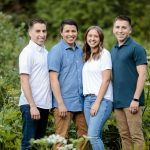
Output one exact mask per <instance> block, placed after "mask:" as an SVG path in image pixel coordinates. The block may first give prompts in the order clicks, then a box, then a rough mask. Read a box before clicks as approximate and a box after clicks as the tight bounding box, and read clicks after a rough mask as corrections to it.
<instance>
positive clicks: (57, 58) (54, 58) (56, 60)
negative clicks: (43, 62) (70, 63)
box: [48, 46, 62, 73]
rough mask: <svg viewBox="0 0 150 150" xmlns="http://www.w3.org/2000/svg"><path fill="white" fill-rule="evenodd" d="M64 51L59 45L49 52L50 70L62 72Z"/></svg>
mask: <svg viewBox="0 0 150 150" xmlns="http://www.w3.org/2000/svg"><path fill="white" fill-rule="evenodd" d="M61 61H62V52H61V50H60V49H59V47H57V46H56V47H53V48H52V49H51V50H50V51H49V53H48V70H49V71H56V72H57V73H59V72H60V69H61Z"/></svg>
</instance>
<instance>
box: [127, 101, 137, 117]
mask: <svg viewBox="0 0 150 150" xmlns="http://www.w3.org/2000/svg"><path fill="white" fill-rule="evenodd" d="M138 110H139V102H137V101H134V100H132V101H131V104H130V107H129V111H130V112H131V113H132V114H136V113H137V112H138Z"/></svg>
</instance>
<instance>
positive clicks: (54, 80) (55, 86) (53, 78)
mask: <svg viewBox="0 0 150 150" xmlns="http://www.w3.org/2000/svg"><path fill="white" fill-rule="evenodd" d="M50 84H51V88H52V91H53V94H54V96H55V99H56V101H57V103H58V105H63V104H64V102H63V98H62V95H61V89H60V84H59V80H58V73H56V72H50Z"/></svg>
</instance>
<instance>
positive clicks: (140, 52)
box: [134, 45, 147, 66]
mask: <svg viewBox="0 0 150 150" xmlns="http://www.w3.org/2000/svg"><path fill="white" fill-rule="evenodd" d="M134 60H135V62H136V66H138V65H142V64H147V58H146V51H145V49H144V48H143V47H142V46H140V45H138V46H135V48H134Z"/></svg>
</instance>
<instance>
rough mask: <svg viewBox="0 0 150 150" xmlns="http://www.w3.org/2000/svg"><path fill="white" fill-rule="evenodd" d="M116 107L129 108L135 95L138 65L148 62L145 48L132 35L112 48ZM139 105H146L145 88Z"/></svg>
mask: <svg viewBox="0 0 150 150" xmlns="http://www.w3.org/2000/svg"><path fill="white" fill-rule="evenodd" d="M111 57H112V67H113V69H112V74H113V81H112V82H113V95H114V108H127V107H129V106H130V103H131V101H132V99H133V97H134V93H135V90H136V83H137V79H138V72H137V70H136V66H138V65H142V64H147V58H146V52H145V49H144V48H143V47H142V46H141V45H139V44H138V43H136V42H135V41H134V40H132V39H131V37H128V39H127V40H126V42H125V43H124V44H123V45H121V46H118V44H116V45H115V46H114V47H113V48H112V50H111ZM139 105H140V106H143V105H144V90H143V92H142V94H141V96H140V99H139Z"/></svg>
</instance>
